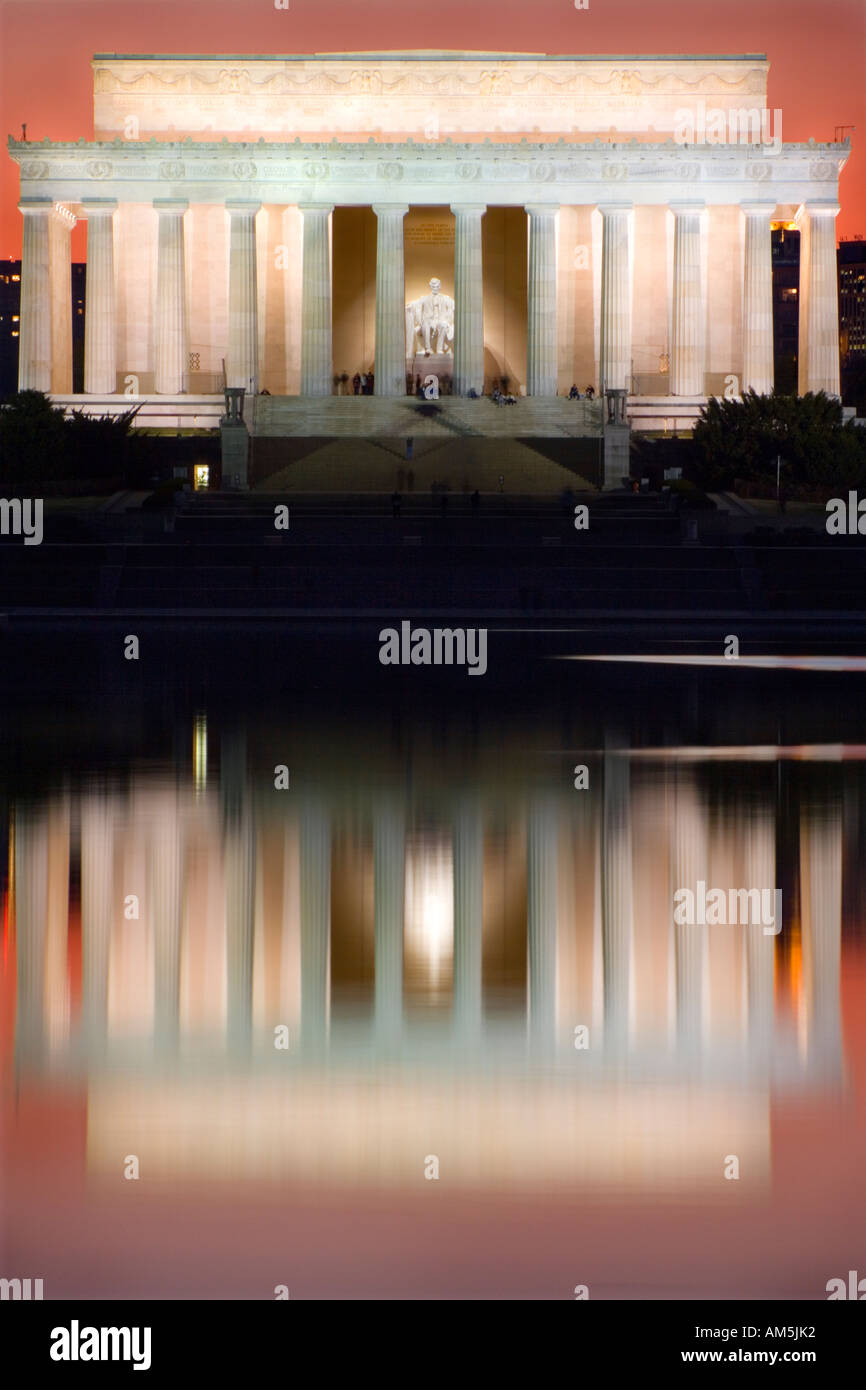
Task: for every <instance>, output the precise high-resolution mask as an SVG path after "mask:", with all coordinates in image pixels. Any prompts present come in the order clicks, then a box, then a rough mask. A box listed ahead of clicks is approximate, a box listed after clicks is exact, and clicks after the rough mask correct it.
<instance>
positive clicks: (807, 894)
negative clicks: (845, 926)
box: [800, 789, 842, 1070]
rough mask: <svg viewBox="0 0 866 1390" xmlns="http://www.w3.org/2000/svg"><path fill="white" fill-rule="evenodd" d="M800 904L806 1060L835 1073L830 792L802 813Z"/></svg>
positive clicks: (836, 826)
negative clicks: (806, 1045)
mask: <svg viewBox="0 0 866 1390" xmlns="http://www.w3.org/2000/svg"><path fill="white" fill-rule="evenodd" d="M800 902H801V917H802V923H803V989H804V993H805V1004H806V1028H807V1043H808V1055H809V1060H810V1062H812V1063H816V1064H817V1065H818V1067H819V1068H822V1069H823V1068H828V1069H832V1070H837V1069H838V1067H839V1063H840V1057H841V1048H842V1036H841V1023H840V1015H839V1007H840V1006H839V979H840V964H841V951H842V806H841V800H840V798H839V794H838V792H837V791H836V790H835V789H833V790H831V791H830V792H829V793H828V795H826V796H825V797H824V798H822V800H821V802H819V803H818V804H816V803H815V802H814V801H813V802H812V803H811V804H808V805H805V806H804V807H803V809H802V811H801V818H800Z"/></svg>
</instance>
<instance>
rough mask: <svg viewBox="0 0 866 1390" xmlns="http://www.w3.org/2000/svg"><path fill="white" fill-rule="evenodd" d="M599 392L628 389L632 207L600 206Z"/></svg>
mask: <svg viewBox="0 0 866 1390" xmlns="http://www.w3.org/2000/svg"><path fill="white" fill-rule="evenodd" d="M599 212H600V213H601V217H602V233H601V238H602V239H601V388H602V390H603V391H604V390H608V389H613V388H615V389H617V390H625V391H628V390H629V389H630V388H631V275H630V271H629V260H630V244H631V229H632V221H633V213H632V210H631V204H627V205H620V206H618V207H605V206H600V207H599Z"/></svg>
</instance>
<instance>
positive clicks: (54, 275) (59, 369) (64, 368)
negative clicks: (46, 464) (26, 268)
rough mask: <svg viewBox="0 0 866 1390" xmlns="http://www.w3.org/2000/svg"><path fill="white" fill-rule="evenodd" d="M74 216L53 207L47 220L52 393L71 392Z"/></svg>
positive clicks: (60, 208) (58, 206) (57, 205)
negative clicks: (72, 234)
mask: <svg viewBox="0 0 866 1390" xmlns="http://www.w3.org/2000/svg"><path fill="white" fill-rule="evenodd" d="M77 220H78V219H77V218H76V216H75V215H74V213H71V212H70V211H69V209H68V208H66V207H64V206H63V205H62V203H55V205H54V208H53V211H52V214H51V218H50V219H49V231H48V243H49V274H50V277H51V390H52V391H54V392H57V393H58V394H61V395H68V394H69V393H70V392H71V391H72V239H71V233H72V228H73V227H74V226H75V223H76V222H77Z"/></svg>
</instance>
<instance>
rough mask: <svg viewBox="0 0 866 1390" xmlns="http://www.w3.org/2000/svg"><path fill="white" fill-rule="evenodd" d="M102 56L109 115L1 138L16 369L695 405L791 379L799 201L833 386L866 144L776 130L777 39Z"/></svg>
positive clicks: (97, 88)
mask: <svg viewBox="0 0 866 1390" xmlns="http://www.w3.org/2000/svg"><path fill="white" fill-rule="evenodd" d="M92 67H93V125H94V131H93V134H94V138H93V139H92V140H85V139H81V140H79V141H78V142H77V143H66V142H55V141H49V140H44V141H42V142H41V143H31V142H22V141H15V140H10V142H9V153H10V154H11V156H12V158H13V160H15V162H16V163H17V164H18V166H19V171H20V210H21V214H22V219H23V253H22V262H23V264H22V300H21V331H20V376H19V384H20V387H21V388H22V389H24V388H35V389H38V390H41V391H45V392H49V393H51V394H52V395H53V396H54V397H56V398H57V399H59V400H60V401H65V402H67V403H69V404H73V403H77V404H78V405H89V407H90V408H92V409H95V408H97V407H98V408H99V409H100V410H102V409H112V408H113V409H119V408H122V407H124V406H125V405H128V404H129V398H130V397H137V398H139V399H142V398H145V399H146V400H148V401H150V402H154V401H157V402H158V401H159V400H160V399H161V398H165V402H166V404H168V403H169V402H171V403H174V405H175V409H176V410H178V409H181V407H182V411H181V415H182V416H183V418H184V419H187V418H188V413H189V412H190V411H191V412H192V414H193V416H195V417H196V418H198V419H199V420H200V422H201V421H204V420H205V419H206V418H208V416H210V419H211V422H215V420H214V419H213V417H214V415H215V414H217V413H218V411H219V409H220V408H221V404H222V391H223V387H224V386H235V387H243V388H244V389H245V390H246V391H247V392H250V393H253V394H256V393H259V392H262V391H267V392H268V393H269V394H270V395H271V396H273V397H282V398H292V397H294V398H296V399H300V400H301V401H303V399H304V398H313V397H332V396H334V395H335V394H352V393H353V385H352V383H353V378H354V377H355V376H356V375H361V374H363V375H365V376H368V377H369V376H372V378H373V388H372V393H373V394H374V395H375V396H377V397H390V398H393V397H397V396H405V395H406V394H407V391H408V392H411V391H412V390H413V389H414V383H415V382H416V380H417V378H418V377H419V376H420V377H421V378H422V379H423V378H424V377H425V375H427V374H428V373H431V372H432V373H434V374H435V375H436V376H437V378H439V377H441V376H442V375H443V373H444V374H445V375H447V376H448V377H450V379H451V389H452V391H453V394H454V395H456V396H470V395H472V394H474V393H478V394H481V393H483V392H485V391H487V392H489V391H490V390H491V389H492V387H493V386H494V385H500V384H501V383H502V382H503V381H505V383H506V389H507V390H509V391H511V392H513V393H514V394H515V396H518V397H524V396H526V397H540V398H548V399H549V398H553V397H556V396H560V397H567V394H568V392H569V389H570V388H571V386H572V384H573V383H576V385H577V386H578V388H579V390H580V392H581V394H582V393H583V392H584V390H585V388H586V386H587V385H588V384H592V385H593V386H594V388H595V390H596V392H599V391H604V390H608V389H612V388H616V389H619V390H622V389H625V390H626V391H627V392H628V393H629V406H628V409H629V414H630V416H631V418H632V422H633V423H637V424H640V423H641V422H643V423H646V421H647V420H649V419H651V418H652V417H653V415H658V416H661V415H668V416H670V415H672V414H673V415H681V416H683V417H685V418H686V419H688V418H692V419H693V418H694V415H695V414H696V412H697V410H698V409H699V407H700V405H701V404H702V403H703V402H704V401H705V400H706V397H707V396H708V395H722V394H723V393H724V392H725V390H726V389H727V391H728V394H738V393H740V392H742V391H744V390H746V389H747V388H750V387H752V388H754V389H755V390H757V391H759V392H766V391H769V390H771V389H772V386H773V310H772V266H771V227H772V225H773V224H774V223H776V222H780V223H784V224H790V223H796V225H797V226H798V227H799V228H800V229H801V231H802V234H803V235H802V242H801V262H800V294H799V299H800V353H799V389H800V391H801V392H806V391H818V390H824V391H827V392H829V393H832V394H834V395H838V393H839V351H838V309H837V283H836V232H835V218H836V214H837V213H838V211H839V203H838V180H839V174H840V171H841V169H842V168H843V166H844V164H845V160H846V158H847V155H848V149H849V147H848V145H847V144H839V143H835V144H818V143H816V142H815V141H814V140H810V141H809V142H808V143H785V142H783V141H782V140H781V139H780V138H779V131H778V125H779V123H780V119H781V113H779V112H775V113H774V112H772V111H771V110H769V109H768V107H767V81H768V73H769V63H768V61H767V59H766V58H765V57H764V56H763V55H755V54H745V55H724V56H711V57H707V56H700V57H663V58H661V57H655V58H651V57H648V58H634V57H622V56H619V57H605V58H600V57H556V56H547V55H544V54H502V53H483V54H482V53H450V52H447V53H445V52H429V53H428V52H411V53H372V54H367V53H355V54H333V55H331V54H317V55H313V56H309V55H306V56H288V57H286V56H254V57H244V56H198V57H196V56H177V55H174V56H151V55H137V56H131V55H114V54H97V55H96V56H95V57H94V59H93V62H92ZM774 117H775V127H776V128H775V135H774V136H773V138H770V134H771V132H772V131H773V129H774V124H773V123H774ZM690 120H691V123H692V126H691V128H690V126H689V121H690ZM684 123H685V124H684ZM79 219H83V220H85V221H86V223H87V298H86V340H85V363H84V392H85V395H84V397H73V396H72V352H71V331H70V330H71V323H70V313H71V310H70V303H69V300H70V296H69V274H70V271H69V266H70V243H71V233H72V229H73V228H74V226H75V224H76V223H77V221H78V220H79ZM434 284H435V288H433V285H434ZM431 296H433V298H434V299H435V304H433V305H432V307H431V304H430V303H429V302H428V301H429V299H430V297H431ZM425 305H426V307H425ZM443 306H444V317H443V316H442V313H441V312H440V310H441V309H442V308H443ZM425 315H426V316H427V317H426V319H425ZM348 405H349V403H348V402H347V403H346V406H347V407H348ZM565 406H566V401H565V400H562V401H561V402H557V403H555V402H553V401H552V400H549V409H550V411H551V412H553V413H554V414H555V413H556V411H557V410H562V409H563V408H565ZM322 408H330V407H324V406H323V407H322ZM359 408H360V407H359ZM381 408H382V409H384V408H385V406H384V404H383V406H382V407H381ZM521 408H524V407H521ZM527 408H528V407H527ZM539 408H540V407H536V408H535V409H536V410H537V409H539ZM545 408H548V407H545ZM517 413H518V412H512V414H514V415H516V414H517ZM180 418H181V416H178V419H180Z"/></svg>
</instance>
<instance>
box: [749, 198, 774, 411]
mask: <svg viewBox="0 0 866 1390" xmlns="http://www.w3.org/2000/svg"><path fill="white" fill-rule="evenodd" d="M741 207H742V210H743V214H744V216H745V219H746V255H745V267H744V269H745V285H744V290H743V381H742V388H743V391H748V390H750V389H751V390H753V391H757V392H759V394H761V395H769V393H770V392H771V391H772V389H773V247H772V239H771V236H770V217H771V215H772V213H773V212H774V211H775V203H742V204H741Z"/></svg>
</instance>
